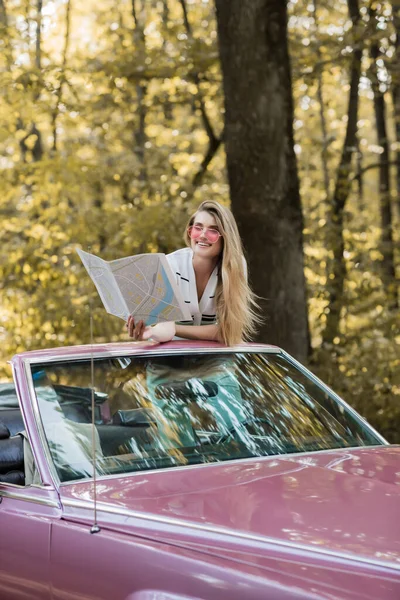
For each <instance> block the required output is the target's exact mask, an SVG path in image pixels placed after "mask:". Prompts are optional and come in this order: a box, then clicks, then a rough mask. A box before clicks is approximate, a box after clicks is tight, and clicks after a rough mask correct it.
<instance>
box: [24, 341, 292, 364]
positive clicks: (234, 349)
mask: <svg viewBox="0 0 400 600" xmlns="http://www.w3.org/2000/svg"><path fill="white" fill-rule="evenodd" d="M238 352H263V353H266V354H280V353H282V350H281V349H280V348H275V347H266V346H264V345H260V346H258V345H255V346H226V347H221V348H218V347H216V348H214V347H211V346H210V347H209V348H190V349H185V348H176V349H169V350H168V351H162V350H160V347H159V345H157V347H156V348H154V350H153V349H152V350H149V349H148V348H146V349H143V350H136V351H134V350H132V348H130V349H126V350H124V349H122V350H118V351H117V350H107V351H103V352H94V360H96V359H98V358H114V357H115V356H132V358H133V357H136V356H137V357H140V358H143V357H144V356H171V355H176V354H192V355H195V354H227V353H238ZM79 360H90V350H89V349H88V350H87V351H86V352H82V353H81V354H75V355H73V356H71V355H70V354H66V355H60V356H53V357H38V356H36V357H33V358H28V357H25V358H24V359H23V362H24V363H26V364H29V365H36V364H50V363H53V362H74V361H79Z"/></svg>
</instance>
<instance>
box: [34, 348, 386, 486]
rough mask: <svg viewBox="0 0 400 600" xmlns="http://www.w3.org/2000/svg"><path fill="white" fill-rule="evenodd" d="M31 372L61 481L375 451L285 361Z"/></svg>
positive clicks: (347, 417) (360, 429)
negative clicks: (300, 455)
mask: <svg viewBox="0 0 400 600" xmlns="http://www.w3.org/2000/svg"><path fill="white" fill-rule="evenodd" d="M94 370H95V375H94V380H95V414H94V423H95V430H94V433H93V438H92V428H91V421H92V414H91V396H92V394H91V388H90V381H91V369H90V361H79V362H73V361H70V362H65V363H56V364H53V363H52V364H49V365H40V366H38V367H36V366H35V367H33V369H32V375H33V380H34V385H35V390H36V394H37V398H38V403H39V408H40V412H41V417H42V421H43V426H44V430H45V433H46V436H47V440H48V444H49V449H50V452H51V455H52V458H53V461H54V464H55V467H56V469H57V471H58V473H59V476H60V479H61V480H62V481H68V480H74V479H80V478H85V477H90V476H91V473H92V471H93V467H92V459H91V456H92V452H93V450H92V448H93V442H94V448H95V452H96V467H97V470H98V474H99V475H107V474H114V473H124V472H131V471H137V470H145V469H159V468H165V467H172V466H179V465H191V464H198V463H207V462H215V461H223V460H232V459H241V458H249V457H253V456H268V455H275V454H285V453H293V452H305V451H308V452H309V451H316V450H325V449H334V448H345V447H354V446H363V445H376V444H379V443H381V442H380V440H379V439H377V438H376V436H375V435H374V434H373V432H371V431H370V430H369V429H368V428H367V427H366V426H365V425H364V424H363V423H362V421H359V420H358V419H356V418H355V417H354V416H353V415H352V414H351V413H350V412H349V411H348V410H347V408H346V407H345V406H343V405H342V404H340V403H338V402H337V401H336V400H335V398H333V397H332V396H331V395H330V393H328V392H327V391H326V390H325V389H323V388H322V387H320V386H319V385H318V384H317V383H315V382H314V380H313V379H312V378H311V377H308V376H307V375H306V374H304V373H303V372H302V371H299V369H297V367H295V366H294V365H293V364H292V363H290V362H289V361H288V360H287V359H286V358H285V357H283V356H281V355H279V354H268V353H252V352H248V353H241V354H217V353H216V354H207V355H204V354H201V355H181V356H176V355H174V356H169V357H151V358H144V357H131V358H126V357H122V358H119V359H118V358H117V359H115V358H113V359H109V358H107V359H96V360H95V369H94Z"/></svg>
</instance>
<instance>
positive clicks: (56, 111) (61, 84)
mask: <svg viewBox="0 0 400 600" xmlns="http://www.w3.org/2000/svg"><path fill="white" fill-rule="evenodd" d="M70 29H71V0H68V1H67V7H66V11H65V37H64V50H63V56H62V62H61V74H60V82H59V84H58V88H57V91H56V103H55V107H54V111H53V113H52V123H51V127H52V131H53V148H52V149H53V152H56V151H57V118H58V115H59V112H60V104H61V102H62V95H63V87H64V83H65V82H66V74H65V70H66V67H67V55H68V48H69V40H70Z"/></svg>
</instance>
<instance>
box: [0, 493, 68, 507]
mask: <svg viewBox="0 0 400 600" xmlns="http://www.w3.org/2000/svg"><path fill="white" fill-rule="evenodd" d="M0 497H3V498H11V499H12V500H23V501H24V502H33V503H34V504H41V505H43V506H49V507H50V508H61V505H60V503H59V502H56V501H55V500H50V499H49V498H40V497H38V496H31V495H30V494H27V493H26V492H24V491H22V490H21V493H16V492H13V491H10V490H3V489H0Z"/></svg>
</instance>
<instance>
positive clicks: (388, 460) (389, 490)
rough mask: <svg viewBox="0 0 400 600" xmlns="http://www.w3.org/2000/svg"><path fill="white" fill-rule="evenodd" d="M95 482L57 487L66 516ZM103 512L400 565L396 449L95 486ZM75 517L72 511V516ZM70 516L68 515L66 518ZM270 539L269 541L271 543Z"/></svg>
mask: <svg viewBox="0 0 400 600" xmlns="http://www.w3.org/2000/svg"><path fill="white" fill-rule="evenodd" d="M92 498H93V492H92V483H88V482H79V483H71V484H68V485H63V486H62V491H61V499H62V501H63V502H64V506H65V510H66V514H65V517H66V518H68V507H74V516H73V518H75V519H76V518H77V517H78V513H77V510H78V508H79V505H80V504H82V505H84V504H85V502H86V504H87V501H88V500H89V501H91V500H92ZM97 500H98V503H99V509H100V512H101V507H103V508H105V509H106V511H107V510H108V511H110V510H111V509H112V510H111V512H112V513H113V515H114V522H115V515H116V514H118V511H120V513H121V523H122V522H123V523H124V530H125V531H126V530H127V529H126V527H128V529H129V526H128V522H127V516H129V514H135V515H136V517H137V516H139V517H140V513H145V514H146V515H145V518H146V519H149V518H150V519H156V521H157V520H159V521H160V522H164V524H165V522H170V523H181V524H182V522H184V524H185V525H186V526H187V525H192V526H194V527H196V528H199V527H200V528H202V529H203V528H204V529H207V530H213V529H214V530H215V529H218V530H219V531H220V532H221V531H225V532H229V534H231V533H233V532H235V534H238V533H239V534H240V536H241V537H242V538H257V539H258V540H260V539H268V541H270V542H271V541H273V540H275V541H276V542H281V543H282V542H283V543H285V544H287V543H291V544H293V545H301V546H304V545H306V546H309V547H314V548H318V549H324V550H330V551H333V552H335V553H336V552H340V553H346V554H350V555H357V556H358V557H365V558H368V559H374V560H377V561H383V562H385V563H391V564H396V565H398V566H400V519H399V516H400V447H398V446H381V447H379V448H364V449H348V450H338V451H324V452H314V453H309V454H301V455H300V454H299V455H290V456H289V455H288V456H285V457H283V456H277V457H265V458H260V459H251V460H241V461H235V462H230V463H225V464H224V463H219V464H214V465H212V464H209V465H198V466H193V467H181V468H175V469H166V470H160V471H155V472H148V473H136V474H133V475H130V476H124V477H120V478H112V477H110V478H104V479H100V480H98V482H97ZM70 510H71V508H70ZM69 514H70V516H71V517H72V513H71V512H70V513H69ZM271 538H272V540H271Z"/></svg>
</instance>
